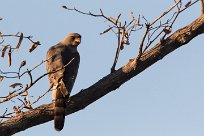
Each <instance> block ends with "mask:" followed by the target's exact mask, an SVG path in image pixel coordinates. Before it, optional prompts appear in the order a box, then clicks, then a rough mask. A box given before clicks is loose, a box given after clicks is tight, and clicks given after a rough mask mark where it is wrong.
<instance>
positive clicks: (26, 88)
mask: <svg viewBox="0 0 204 136" xmlns="http://www.w3.org/2000/svg"><path fill="white" fill-rule="evenodd" d="M73 60H74V58H72V59H71V60H70V61H69V62H68V63H67V64H66V65H64V66H63V67H62V68H59V69H57V70H54V71H51V72H47V73H45V74H43V75H41V76H40V77H38V78H37V79H36V80H35V81H33V82H32V84H30V85H28V84H27V85H26V87H25V88H24V90H22V91H21V92H19V93H13V94H9V95H8V96H6V97H4V98H3V99H1V100H0V103H3V102H5V101H8V100H10V99H12V98H14V97H16V96H19V95H21V94H23V93H25V92H26V91H27V90H28V89H30V88H31V87H32V86H33V85H34V84H35V83H37V82H38V81H39V80H40V79H42V78H43V77H45V76H46V75H49V74H52V73H56V72H58V71H60V70H62V69H64V68H65V67H67V66H68V65H69V64H70V63H71V62H72V61H73Z"/></svg>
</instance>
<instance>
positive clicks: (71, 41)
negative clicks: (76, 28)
mask: <svg viewBox="0 0 204 136" xmlns="http://www.w3.org/2000/svg"><path fill="white" fill-rule="evenodd" d="M61 43H62V44H64V45H67V46H75V47H77V46H78V45H79V44H80V43H81V35H80V34H78V33H70V34H68V35H67V36H66V37H65V38H64V39H63V40H62V41H61Z"/></svg>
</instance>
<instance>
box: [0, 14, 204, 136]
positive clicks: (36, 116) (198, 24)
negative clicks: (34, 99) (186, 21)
mask: <svg viewBox="0 0 204 136" xmlns="http://www.w3.org/2000/svg"><path fill="white" fill-rule="evenodd" d="M202 33H204V15H201V16H200V17H199V18H198V19H196V20H195V21H194V22H192V23H191V24H190V25H188V26H186V27H184V28H182V29H179V30H178V31H176V32H175V33H173V34H172V35H171V36H169V37H168V38H166V39H164V40H163V41H162V42H159V43H158V44H156V45H155V46H154V47H153V48H151V49H150V50H148V51H146V52H144V53H143V54H142V56H141V57H140V59H139V63H138V64H137V66H136V67H135V64H136V63H135V61H129V62H128V63H127V64H126V65H125V66H123V67H122V68H120V69H118V70H117V71H115V72H113V73H111V74H109V75H107V76H105V77H103V78H102V79H101V80H99V81H98V82H96V83H95V84H93V85H92V86H90V87H88V88H86V89H84V90H81V91H80V92H79V93H78V94H76V95H74V96H72V97H71V98H70V101H69V102H68V104H67V109H66V115H69V114H72V113H74V112H77V111H79V110H81V109H84V108H85V107H86V106H88V105H89V104H91V103H93V102H94V101H96V100H98V99H100V98H101V97H103V96H104V95H106V94H108V93H110V92H111V91H113V90H115V89H117V88H119V87H120V86H121V85H122V84H124V83H125V82H127V81H128V80H130V79H131V78H132V77H134V76H136V75H138V74H139V73H141V72H142V71H144V70H145V69H146V68H148V67H150V66H151V65H152V64H154V63H155V62H157V61H159V60H161V59H162V58H163V57H165V56H166V55H168V54H169V53H171V52H172V51H174V50H176V49H177V48H179V47H181V46H182V45H185V44H187V43H188V42H189V41H191V40H192V39H193V38H194V37H196V36H198V35H200V34H202ZM135 59H136V58H135ZM135 59H134V60H135ZM51 120H53V105H52V103H50V104H45V105H42V106H39V107H37V108H35V109H31V110H29V111H27V112H24V113H19V114H17V115H16V116H15V117H12V118H10V119H9V120H7V121H5V122H3V123H1V124H0V136H9V135H12V134H15V133H17V132H20V131H23V130H25V129H28V128H30V127H32V126H36V125H39V124H42V123H45V122H48V121H51Z"/></svg>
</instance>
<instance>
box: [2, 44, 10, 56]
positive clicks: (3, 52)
mask: <svg viewBox="0 0 204 136" xmlns="http://www.w3.org/2000/svg"><path fill="white" fill-rule="evenodd" d="M8 47H9V46H8V45H7V46H4V48H3V50H2V51H1V57H4V56H5V53H6V49H8Z"/></svg>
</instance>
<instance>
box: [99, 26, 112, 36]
mask: <svg viewBox="0 0 204 136" xmlns="http://www.w3.org/2000/svg"><path fill="white" fill-rule="evenodd" d="M112 28H113V27H109V28H108V29H106V30H105V31H103V32H102V33H100V35H102V34H105V33H107V32H108V31H110V30H111V29H112Z"/></svg>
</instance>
